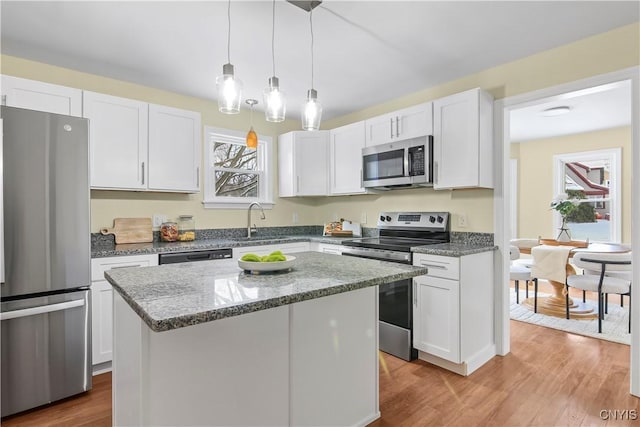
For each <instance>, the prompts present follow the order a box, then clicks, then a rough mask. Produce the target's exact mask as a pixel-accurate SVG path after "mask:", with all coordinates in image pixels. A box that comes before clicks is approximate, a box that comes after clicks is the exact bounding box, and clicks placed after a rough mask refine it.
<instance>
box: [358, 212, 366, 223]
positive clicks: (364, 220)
mask: <svg viewBox="0 0 640 427" xmlns="http://www.w3.org/2000/svg"><path fill="white" fill-rule="evenodd" d="M360 223H361V224H366V223H367V213H366V212H362V213H361V214H360Z"/></svg>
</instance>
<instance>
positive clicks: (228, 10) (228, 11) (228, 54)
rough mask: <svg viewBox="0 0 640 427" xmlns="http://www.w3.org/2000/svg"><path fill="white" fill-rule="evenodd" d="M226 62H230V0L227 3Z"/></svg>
mask: <svg viewBox="0 0 640 427" xmlns="http://www.w3.org/2000/svg"><path fill="white" fill-rule="evenodd" d="M227 23H228V27H227V64H231V0H229V2H228V3H227Z"/></svg>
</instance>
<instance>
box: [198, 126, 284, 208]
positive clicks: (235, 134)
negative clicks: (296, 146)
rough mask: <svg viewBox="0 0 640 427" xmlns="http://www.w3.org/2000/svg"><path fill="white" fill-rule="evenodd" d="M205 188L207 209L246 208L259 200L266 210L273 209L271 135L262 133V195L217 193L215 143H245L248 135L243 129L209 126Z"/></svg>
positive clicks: (206, 138)
mask: <svg viewBox="0 0 640 427" xmlns="http://www.w3.org/2000/svg"><path fill="white" fill-rule="evenodd" d="M204 135H205V155H204V159H205V165H204V191H203V200H202V204H203V205H204V207H205V209H246V208H248V207H249V205H250V204H251V203H254V202H258V203H260V205H261V206H262V207H263V208H264V209H271V208H272V207H273V205H274V202H273V183H272V182H273V179H272V178H273V168H272V167H271V159H272V152H273V148H272V145H273V144H272V140H271V137H268V136H262V135H258V148H257V150H258V159H257V162H258V168H259V169H258V170H257V171H255V172H257V174H258V197H220V196H216V194H215V171H216V170H218V168H216V167H214V165H213V160H214V155H213V153H214V144H215V142H222V143H230V144H237V145H244V144H245V138H246V134H245V133H244V132H241V131H236V130H230V129H224V128H216V127H212V126H205V128H204Z"/></svg>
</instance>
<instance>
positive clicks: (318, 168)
mask: <svg viewBox="0 0 640 427" xmlns="http://www.w3.org/2000/svg"><path fill="white" fill-rule="evenodd" d="M293 144H294V148H293V150H294V170H295V176H296V191H295V194H296V195H298V196H326V195H327V194H328V193H329V191H328V190H329V184H328V180H329V179H328V178H329V177H328V175H329V174H328V171H329V169H328V163H329V161H328V157H329V132H328V131H317V132H295V133H294V143H293Z"/></svg>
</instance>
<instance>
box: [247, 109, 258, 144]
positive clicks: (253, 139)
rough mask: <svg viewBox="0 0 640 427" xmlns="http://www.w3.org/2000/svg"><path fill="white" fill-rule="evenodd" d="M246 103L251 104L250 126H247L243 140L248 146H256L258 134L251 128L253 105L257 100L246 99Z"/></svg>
mask: <svg viewBox="0 0 640 427" xmlns="http://www.w3.org/2000/svg"><path fill="white" fill-rule="evenodd" d="M246 103H247V104H249V105H250V106H251V119H250V120H251V127H250V128H249V132H248V133H247V138H246V140H245V142H246V144H247V147H249V148H258V134H256V131H254V130H253V106H254V105H256V104H257V103H258V101H257V100H255V99H247V100H246Z"/></svg>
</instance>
